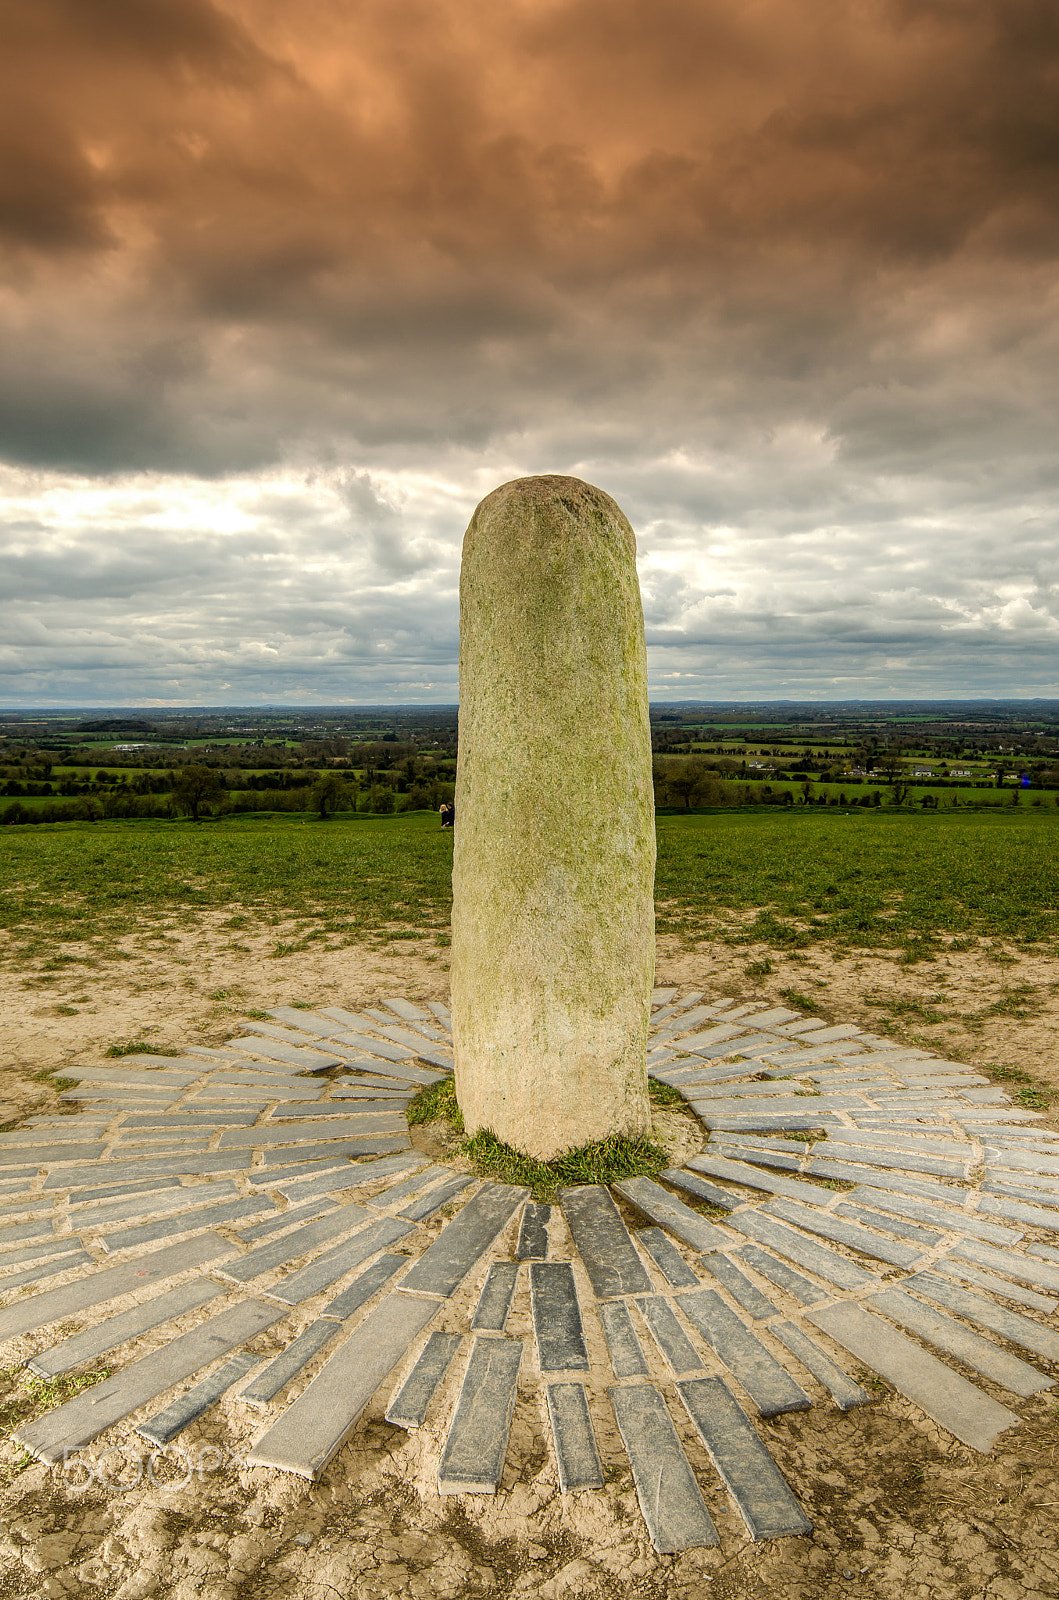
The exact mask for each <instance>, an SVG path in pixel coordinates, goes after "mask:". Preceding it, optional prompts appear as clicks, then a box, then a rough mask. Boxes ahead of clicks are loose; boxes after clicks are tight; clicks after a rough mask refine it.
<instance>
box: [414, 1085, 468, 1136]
mask: <svg viewBox="0 0 1059 1600" xmlns="http://www.w3.org/2000/svg"><path fill="white" fill-rule="evenodd" d="M405 1116H406V1117H407V1118H408V1124H409V1127H414V1126H415V1124H416V1123H420V1122H437V1121H439V1119H441V1118H444V1120H445V1121H446V1122H448V1123H449V1124H450V1125H451V1126H452V1127H453V1128H455V1130H456V1132H457V1133H462V1132H463V1112H462V1111H461V1110H460V1108H459V1105H458V1104H457V1101H456V1084H455V1082H454V1081H453V1079H452V1078H448V1077H446V1078H443V1079H442V1080H441V1082H440V1083H429V1084H427V1086H426V1088H425V1089H420V1091H419V1093H418V1094H416V1095H413V1096H412V1098H411V1100H409V1102H408V1104H407V1106H406V1107H405Z"/></svg>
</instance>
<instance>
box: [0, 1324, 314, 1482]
mask: <svg viewBox="0 0 1059 1600" xmlns="http://www.w3.org/2000/svg"><path fill="white" fill-rule="evenodd" d="M282 1315H283V1312H282V1311H281V1310H280V1309H279V1308H278V1307H276V1306H273V1305H268V1304H266V1303H265V1302H263V1301H261V1300H243V1301H241V1302H240V1303H239V1304H238V1305H235V1306H229V1307H228V1309H227V1310H225V1311H221V1312H219V1313H218V1315H217V1316H215V1317H211V1319H210V1320H209V1322H204V1323H203V1324H202V1325H201V1327H198V1328H192V1329H191V1330H190V1331H189V1332H188V1333H183V1334H181V1335H180V1336H179V1337H178V1338H176V1339H171V1340H170V1341H169V1343H168V1344H165V1345H163V1346H162V1348H161V1349H159V1350H152V1351H151V1352H150V1353H149V1354H148V1355H145V1356H141V1358H140V1359H139V1361H134V1362H133V1364H132V1365H131V1366H129V1367H125V1368H123V1369H122V1371H121V1372H118V1373H115V1375H114V1376H113V1377H112V1378H106V1379H105V1380H104V1381H103V1382H102V1383H97V1384H94V1385H93V1386H92V1388H90V1389H85V1390H84V1391H83V1392H82V1393H81V1394H79V1395H77V1396H75V1398H74V1399H73V1400H68V1401H67V1402H66V1404H65V1405H62V1406H58V1407H56V1409H55V1410H54V1411H49V1412H47V1413H46V1414H45V1415H44V1416H43V1417H39V1418H38V1419H37V1421H36V1422H31V1423H27V1425H26V1426H25V1427H24V1428H22V1429H20V1431H19V1434H18V1438H19V1442H20V1443H21V1444H22V1445H23V1446H24V1448H25V1449H27V1450H28V1451H29V1452H30V1453H31V1455H35V1456H37V1457H38V1459H39V1460H41V1461H48V1462H58V1461H63V1460H64V1459H65V1455H64V1452H66V1451H70V1450H81V1449H83V1448H84V1446H85V1445H86V1444H90V1443H91V1441H92V1440H93V1439H95V1438H97V1437H98V1436H99V1434H101V1433H103V1432H105V1430H106V1429H107V1428H110V1427H113V1425H114V1423H115V1422H120V1421H121V1420H122V1418H123V1417H127V1416H128V1415H129V1414H130V1413H131V1412H133V1411H137V1410H139V1408H140V1406H143V1405H146V1404H147V1402H148V1401H149V1400H153V1399H155V1397H156V1396H157V1395H160V1394H162V1393H164V1391H165V1390H166V1389H171V1388H172V1387H173V1385H174V1384H177V1383H182V1382H184V1380H185V1379H186V1378H190V1377H191V1375H192V1374H193V1373H195V1372H198V1371H200V1370H201V1369H202V1368H203V1367H205V1366H208V1365H209V1364H210V1362H212V1361H215V1360H216V1359H217V1358H218V1356H223V1355H226V1354H227V1353H228V1351H229V1350H231V1349H232V1348H233V1346H235V1345H239V1344H243V1343H244V1342H245V1341H246V1340H247V1339H252V1338H253V1337H254V1336H255V1334H258V1333H261V1332H262V1331H263V1330H264V1329H265V1328H267V1327H270V1326H271V1324H272V1323H273V1322H275V1321H277V1320H278V1318H279V1317H281V1316H282Z"/></svg>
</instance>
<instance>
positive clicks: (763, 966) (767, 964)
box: [743, 956, 776, 978]
mask: <svg viewBox="0 0 1059 1600" xmlns="http://www.w3.org/2000/svg"><path fill="white" fill-rule="evenodd" d="M775 970H776V969H775V967H774V966H773V964H772V962H771V961H770V960H769V958H768V956H765V957H764V958H763V959H762V960H761V961H748V962H747V964H746V966H745V967H744V968H743V971H744V972H745V973H746V975H747V977H748V978H767V977H768V975H769V973H770V972H775Z"/></svg>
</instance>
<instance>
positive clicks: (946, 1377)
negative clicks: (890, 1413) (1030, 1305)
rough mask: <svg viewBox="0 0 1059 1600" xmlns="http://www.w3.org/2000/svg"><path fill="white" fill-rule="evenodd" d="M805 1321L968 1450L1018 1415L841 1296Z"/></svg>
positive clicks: (988, 1443) (982, 1445) (985, 1444)
mask: <svg viewBox="0 0 1059 1600" xmlns="http://www.w3.org/2000/svg"><path fill="white" fill-rule="evenodd" d="M806 1316H807V1318H808V1319H809V1321H810V1322H812V1323H813V1324H814V1325H815V1326H816V1327H818V1328H819V1329H820V1330H821V1332H823V1333H826V1334H827V1335H828V1337H829V1338H831V1339H834V1341H835V1343H836V1344H839V1345H841V1346H842V1348H843V1349H844V1350H848V1351H849V1353H850V1354H851V1355H853V1356H855V1357H856V1358H857V1360H858V1361H862V1362H863V1363H864V1365H865V1366H866V1367H870V1368H871V1370H872V1371H873V1372H877V1373H879V1375H880V1376H881V1377H883V1378H885V1379H886V1381H887V1382H888V1383H891V1384H892V1385H893V1386H894V1388H895V1389H897V1390H898V1392H899V1393H901V1394H903V1395H905V1396H906V1398H907V1399H909V1400H911V1401H912V1402H913V1404H914V1405H917V1406H919V1408H920V1410H921V1411H925V1412H926V1414H927V1416H928V1417H933V1419H934V1421H935V1422H937V1423H939V1424H940V1425H941V1427H943V1428H945V1429H947V1430H948V1432H949V1433H951V1434H954V1435H955V1437H956V1438H957V1439H959V1440H961V1441H962V1442H963V1443H964V1444H967V1445H970V1446H971V1448H972V1449H973V1450H981V1451H983V1452H988V1451H989V1450H991V1449H992V1447H993V1444H994V1441H995V1440H996V1438H997V1435H998V1434H1000V1433H1003V1431H1004V1429H1005V1428H1010V1427H1011V1426H1012V1425H1013V1424H1014V1423H1015V1422H1017V1421H1018V1418H1017V1417H1016V1416H1015V1415H1014V1414H1013V1413H1012V1412H1011V1411H1009V1410H1008V1409H1007V1407H1006V1406H1002V1405H1000V1404H999V1403H998V1402H997V1401H996V1400H992V1399H990V1397H989V1396H988V1395H987V1394H983V1393H982V1391H981V1389H978V1388H976V1387H975V1385H974V1384H973V1383H968V1381H967V1379H966V1378H961V1377H960V1375H959V1374H958V1373H956V1372H953V1371H952V1369H951V1367H947V1366H946V1365H945V1363H944V1362H942V1361H939V1360H938V1359H937V1357H936V1356H932V1355H930V1354H929V1353H928V1352H927V1351H926V1350H922V1349H920V1347H919V1345H917V1344H914V1343H913V1341H912V1340H911V1339H908V1338H906V1337H905V1335H904V1334H903V1333H898V1332H897V1330H896V1328H892V1327H891V1326H890V1324H889V1323H888V1322H884V1321H883V1319H882V1318H881V1317H877V1316H874V1315H873V1314H872V1313H871V1312H870V1311H867V1310H866V1309H865V1308H864V1306H862V1305H859V1304H857V1303H856V1302H855V1301H852V1300H847V1301H844V1302H842V1303H840V1304H837V1305H831V1306H822V1307H820V1308H819V1309H818V1310H814V1311H807V1312H806Z"/></svg>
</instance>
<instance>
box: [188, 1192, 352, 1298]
mask: <svg viewBox="0 0 1059 1600" xmlns="http://www.w3.org/2000/svg"><path fill="white" fill-rule="evenodd" d="M370 1220H371V1212H370V1211H365V1210H364V1208H363V1206H357V1205H348V1206H339V1208H338V1209H337V1210H336V1211H329V1212H328V1213H327V1215H326V1216H323V1217H316V1218H315V1219H314V1221H312V1222H307V1223H306V1224H305V1226H304V1227H303V1228H296V1229H295V1230H294V1231H293V1232H292V1233H285V1234H284V1235H283V1237H282V1238H281V1239H272V1240H271V1241H270V1242H269V1243H268V1244H263V1245H259V1246H258V1247H257V1249H256V1250H251V1251H249V1252H248V1253H247V1254H246V1255H245V1256H238V1257H236V1259H235V1260H234V1261H228V1262H226V1263H225V1265H224V1266H223V1267H222V1268H221V1269H220V1270H221V1272H222V1273H223V1275H224V1277H226V1278H231V1279H232V1280H233V1282H235V1283H249V1281H250V1279H251V1278H258V1277H260V1276H261V1274H262V1273H263V1272H272V1271H273V1270H274V1269H275V1268H276V1267H282V1266H285V1265H286V1264H287V1262H288V1261H294V1260H296V1259H297V1257H298V1256H304V1255H307V1254H308V1252H309V1251H310V1250H313V1249H315V1247H316V1246H317V1245H318V1244H325V1243H326V1242H327V1240H329V1239H334V1238H335V1237H336V1236H337V1235H338V1234H340V1233H350V1232H352V1230H353V1229H354V1228H359V1227H360V1225H361V1223H363V1222H368V1221H370Z"/></svg>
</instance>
